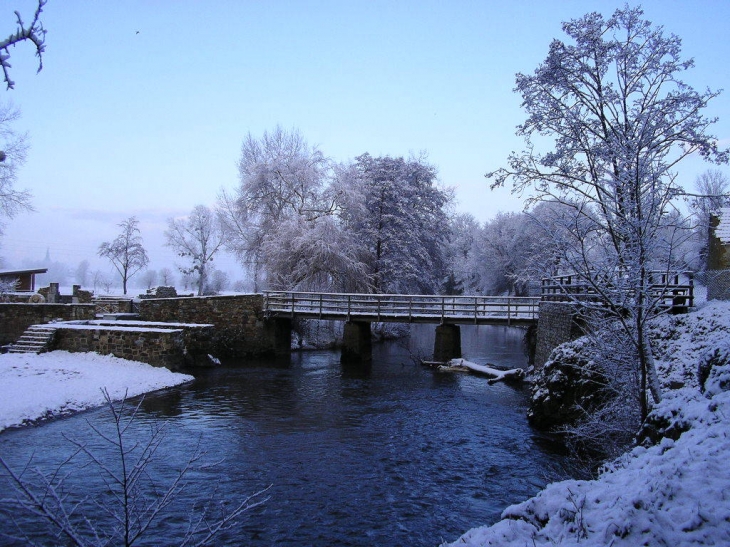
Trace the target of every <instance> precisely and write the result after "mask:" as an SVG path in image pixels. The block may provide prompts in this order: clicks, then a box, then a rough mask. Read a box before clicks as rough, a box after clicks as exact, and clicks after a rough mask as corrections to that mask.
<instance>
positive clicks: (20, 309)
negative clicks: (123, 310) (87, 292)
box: [0, 304, 96, 346]
mask: <svg viewBox="0 0 730 547" xmlns="http://www.w3.org/2000/svg"><path fill="white" fill-rule="evenodd" d="M95 313H96V307H95V306H94V305H93V304H0V346H4V345H7V344H11V343H13V342H15V341H16V340H17V339H18V338H20V336H21V335H22V334H23V333H24V332H25V330H26V329H27V328H28V327H30V326H31V325H40V324H43V323H51V322H53V321H74V320H89V319H94V317H95Z"/></svg>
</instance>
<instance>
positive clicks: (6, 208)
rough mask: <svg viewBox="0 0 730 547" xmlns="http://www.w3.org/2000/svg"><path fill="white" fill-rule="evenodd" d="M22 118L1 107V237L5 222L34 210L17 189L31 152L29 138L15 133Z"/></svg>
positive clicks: (16, 110)
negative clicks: (28, 153) (27, 154)
mask: <svg viewBox="0 0 730 547" xmlns="http://www.w3.org/2000/svg"><path fill="white" fill-rule="evenodd" d="M0 58H2V55H1V54H0ZM18 118H20V111H19V110H18V109H16V108H14V107H13V106H11V105H8V104H5V105H0V234H2V228H3V224H2V221H3V220H4V219H9V218H13V217H14V216H15V215H16V214H18V213H19V212H21V211H29V210H32V207H31V204H30V198H31V195H30V192H28V191H26V190H17V189H16V188H15V184H16V182H17V181H18V170H19V169H20V167H21V166H22V165H23V164H24V163H25V157H26V152H27V150H28V144H27V142H26V140H27V139H26V136H25V135H23V134H19V133H17V132H16V131H15V130H14V129H13V123H14V122H15V121H17V120H18Z"/></svg>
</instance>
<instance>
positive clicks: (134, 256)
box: [99, 217, 150, 294]
mask: <svg viewBox="0 0 730 547" xmlns="http://www.w3.org/2000/svg"><path fill="white" fill-rule="evenodd" d="M119 227H120V228H121V229H122V233H120V234H119V235H118V236H117V238H116V239H115V240H114V241H112V242H104V243H102V244H101V245H99V256H100V257H102V258H106V259H108V260H109V261H110V262H111V263H112V264H113V265H114V268H115V269H116V270H117V272H118V273H119V276H120V277H121V278H122V288H123V290H124V294H127V281H129V279H130V278H131V277H132V276H134V274H136V273H137V272H139V271H141V270H143V269H145V268H146V267H147V264H149V262H150V259H149V257H148V256H147V251H145V249H144V247H143V246H142V236H140V235H139V233H140V232H139V221H138V220H137V218H136V217H129V218H128V219H127V220H125V221H123V222H121V223H119Z"/></svg>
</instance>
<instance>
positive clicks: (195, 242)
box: [165, 205, 225, 296]
mask: <svg viewBox="0 0 730 547" xmlns="http://www.w3.org/2000/svg"><path fill="white" fill-rule="evenodd" d="M165 239H166V243H165V245H167V246H168V247H171V248H172V249H173V250H174V251H175V252H176V253H177V254H178V256H180V257H182V258H185V259H187V260H188V261H189V262H190V264H189V265H187V266H178V268H179V270H180V272H182V273H183V274H193V273H194V274H196V276H197V285H198V296H200V295H202V294H203V292H204V290H205V287H206V282H207V280H208V263H209V262H211V261H212V260H213V258H214V256H215V255H216V253H217V252H218V251H219V250H220V249H221V247H223V244H224V243H225V237H224V233H223V231H222V230H221V225H220V222H219V220H218V217H217V216H216V214H215V213H214V212H213V211H211V210H210V209H209V208H208V207H206V206H205V205H196V206H195V207H194V208H193V211H192V212H191V213H190V216H188V217H187V218H184V219H177V218H171V219H169V220H168V223H167V230H166V231H165Z"/></svg>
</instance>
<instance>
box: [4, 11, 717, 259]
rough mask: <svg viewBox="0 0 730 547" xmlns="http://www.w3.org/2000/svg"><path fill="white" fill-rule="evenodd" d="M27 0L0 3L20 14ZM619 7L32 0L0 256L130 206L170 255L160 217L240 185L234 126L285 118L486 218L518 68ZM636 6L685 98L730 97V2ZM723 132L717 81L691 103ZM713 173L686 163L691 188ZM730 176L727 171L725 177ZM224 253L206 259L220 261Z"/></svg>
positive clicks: (88, 230)
mask: <svg viewBox="0 0 730 547" xmlns="http://www.w3.org/2000/svg"><path fill="white" fill-rule="evenodd" d="M32 5H33V2H31V1H30V0H17V1H14V0H8V1H6V2H3V5H2V7H1V8H0V21H1V22H2V23H1V24H0V33H1V34H3V35H7V34H9V32H10V31H11V30H12V29H13V28H14V25H13V20H14V16H13V14H12V11H13V9H18V10H20V11H21V13H23V14H26V17H30V15H31V12H32ZM619 5H620V3H619V2H617V3H612V2H605V1H601V2H597V1H587V0H586V1H577V0H543V1H539V2H538V1H534V2H523V1H519V0H507V1H502V0H499V1H458V0H456V1H450V2H444V1H441V2H430V1H388V2H380V1H354V0H353V1H347V0H340V1H255V2H254V1H218V0H209V1H198V2H193V1H176V2H172V1H162V0H158V1H148V0H144V1H142V0H139V1H132V0H126V1H124V2H119V1H101V2H82V1H79V0H49V2H48V5H47V7H46V9H45V14H44V17H43V21H44V24H45V26H46V28H47V30H48V35H47V45H46V49H47V51H46V54H45V56H44V69H43V70H42V72H40V73H39V74H37V75H36V74H35V70H36V67H37V64H36V61H35V59H34V58H33V57H32V51H31V48H29V47H25V46H20V47H18V48H15V49H14V50H12V51H11V53H12V55H13V57H12V61H13V72H12V76H13V78H14V80H15V81H16V89H15V90H13V91H0V93H3V94H4V96H3V97H2V100H4V101H8V100H10V101H12V102H13V103H14V104H15V105H16V106H18V107H20V108H21V110H22V114H23V117H22V119H21V120H20V122H19V123H18V124H17V125H16V127H17V128H18V129H21V130H24V131H28V133H29V136H30V142H31V150H30V153H29V156H28V161H27V164H26V166H25V167H24V168H23V170H22V172H21V175H20V183H19V185H18V186H19V187H21V188H27V189H30V190H31V191H32V192H33V194H34V198H33V203H34V206H35V208H36V212H35V213H32V214H23V215H21V216H19V217H17V218H16V219H14V220H13V221H11V222H10V223H9V225H8V226H7V228H6V232H5V236H4V237H3V239H2V241H0V256H3V257H4V258H5V260H6V263H7V265H9V266H20V265H21V262H22V260H23V259H25V258H33V259H40V258H43V256H44V255H45V253H46V249H50V251H51V257H52V258H53V259H54V260H59V261H64V262H66V263H68V264H69V265H70V266H71V267H72V268H73V267H75V266H76V265H77V264H78V263H79V262H80V261H81V260H83V259H88V260H90V261H91V262H92V264H93V265H94V267H97V266H102V265H104V263H103V262H99V261H97V259H95V255H96V250H97V248H98V245H99V244H100V243H101V242H103V241H109V240H111V239H113V238H114V237H115V236H116V234H117V233H118V228H117V226H116V225H117V224H118V223H119V222H121V221H122V220H124V219H125V218H127V217H129V216H131V215H136V216H137V217H138V218H139V219H140V221H141V228H142V236H143V238H144V241H145V243H146V246H147V248H148V251H149V253H150V256H151V259H152V264H151V267H154V268H157V269H158V268H160V267H163V266H172V264H173V262H174V260H175V258H174V256H173V254H172V253H171V252H170V251H169V250H168V249H165V248H163V247H162V245H161V244H162V242H163V237H162V232H163V231H164V229H165V225H166V219H167V218H169V217H171V216H180V215H185V214H187V213H188V212H189V211H190V210H191V209H192V208H193V206H195V205H197V204H201V203H202V204H206V205H214V203H215V200H216V196H217V195H218V193H219V191H220V189H221V188H227V189H232V188H233V187H234V186H235V185H236V183H237V172H236V161H237V159H238V156H239V149H240V145H241V142H242V140H243V137H244V136H245V135H246V134H247V133H248V132H251V133H252V134H253V135H261V134H262V133H263V132H264V131H265V130H270V129H272V128H273V127H274V126H275V125H276V124H281V125H282V126H283V127H285V128H291V127H296V128H298V129H299V130H300V131H301V132H302V133H303V134H304V136H305V137H306V138H307V140H308V141H309V142H310V143H311V144H316V145H318V146H319V147H320V148H321V150H322V151H323V152H324V153H325V154H327V155H329V156H330V157H332V158H333V159H335V160H338V161H345V160H348V159H351V158H354V157H355V156H357V155H359V154H362V153H364V152H370V153H371V154H372V155H381V154H383V155H384V154H389V155H407V154H408V153H409V152H410V151H413V152H420V151H424V150H425V151H427V152H428V154H429V158H430V161H431V162H432V163H433V164H435V165H436V166H437V167H438V169H439V173H440V178H441V181H442V183H443V184H445V185H447V186H452V187H454V188H455V190H456V196H457V199H458V201H459V205H458V208H459V210H462V211H466V212H470V213H472V214H473V215H474V216H476V217H477V219H479V220H481V221H483V220H486V219H489V218H491V217H492V216H494V214H495V213H497V212H498V211H500V210H505V211H513V210H519V209H521V206H522V205H521V202H520V200H519V199H517V198H515V197H512V196H510V194H509V192H508V191H506V190H504V191H499V192H490V191H489V189H488V183H487V182H486V180H485V179H484V176H483V175H484V173H485V172H486V171H489V170H492V169H495V168H497V167H500V166H502V165H504V163H505V159H506V158H507V155H508V154H509V152H510V151H512V150H516V149H520V148H521V146H522V142H521V141H520V140H518V139H517V138H516V137H515V136H514V131H515V126H516V125H517V124H518V123H520V122H521V121H522V120H523V118H524V113H523V112H522V111H521V109H520V100H519V97H518V96H516V95H515V94H514V93H513V92H512V89H513V87H514V75H515V73H516V72H531V71H532V70H534V69H535V68H536V67H537V65H538V64H539V63H540V62H541V61H542V60H543V59H544V58H545V56H546V54H547V50H548V45H549V43H550V41H551V39H553V38H555V37H562V36H563V35H562V31H561V29H560V23H561V21H564V20H567V19H571V18H576V17H580V16H581V15H583V14H584V13H586V12H589V11H594V10H597V11H601V12H602V13H604V14H605V15H610V13H611V12H612V11H613V10H614V9H615V8H616V7H618V6H619ZM642 5H643V7H644V10H645V15H646V17H647V18H648V19H649V20H651V21H653V22H655V23H657V24H661V25H663V26H664V27H665V29H666V30H667V31H668V32H673V33H675V34H677V35H679V36H680V37H682V39H683V45H684V47H683V52H684V56H685V57H694V59H695V61H696V65H697V66H696V69H694V70H693V71H692V72H691V73H690V74H689V75H688V76H687V78H686V79H687V81H688V82H689V83H690V84H692V85H693V86H695V87H696V88H698V89H704V88H705V87H710V88H712V89H717V88H730V85H728V83H730V70H728V62H729V61H728V59H730V40H728V30H729V28H730V26H729V25H730V1H728V0H695V1H687V0H684V1H673V0H662V1H650V2H643V4H642ZM707 113H708V114H709V115H716V116H719V117H720V123H718V124H717V125H716V126H715V128H714V133H715V134H716V135H717V136H718V137H720V139H721V140H722V141H723V142H724V143H725V145H727V144H728V142H730V89H728V90H727V91H726V93H724V94H723V95H722V96H721V97H720V98H719V99H717V100H716V101H715V103H714V104H713V105H712V106H711V108H710V109H709V110H708V112H707ZM709 167H711V166H709V165H704V164H701V163H700V162H695V161H690V162H689V163H687V164H686V165H685V166H684V167H683V168H682V169H681V171H680V178H681V180H683V181H684V182H685V183H686V184H687V185H688V186H691V185H692V182H693V181H694V178H695V177H696V176H697V174H699V173H700V172H702V171H704V170H705V169H707V168H709ZM724 169H725V171H726V172H727V170H728V169H727V168H724ZM232 264H233V262H232V260H230V262H226V260H224V261H222V262H221V263H219V265H218V266H219V267H223V269H225V267H227V266H230V267H231V268H232V267H233V266H232Z"/></svg>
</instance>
